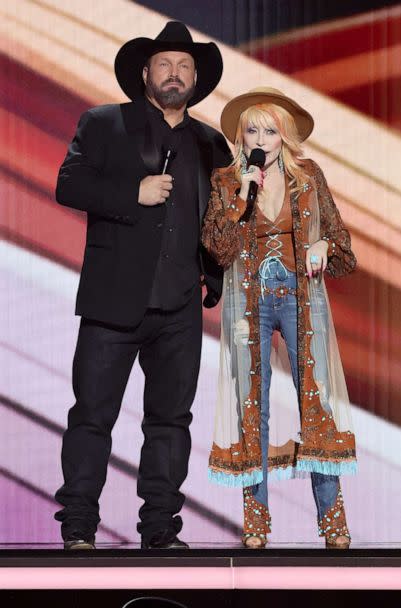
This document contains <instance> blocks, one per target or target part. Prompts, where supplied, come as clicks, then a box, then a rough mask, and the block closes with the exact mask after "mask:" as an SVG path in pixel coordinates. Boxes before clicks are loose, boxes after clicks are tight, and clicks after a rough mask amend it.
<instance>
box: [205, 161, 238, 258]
mask: <svg viewBox="0 0 401 608" xmlns="http://www.w3.org/2000/svg"><path fill="white" fill-rule="evenodd" d="M211 185H212V189H211V193H210V200H209V205H208V208H207V211H206V215H205V219H204V223H203V229H202V243H203V245H204V247H205V248H206V249H207V251H208V252H209V253H210V254H211V255H212V256H213V257H214V259H215V260H216V261H217V262H218V263H219V264H220V266H223V268H228V267H229V266H231V264H232V263H233V262H234V260H235V258H236V257H237V256H238V254H239V251H240V247H241V238H240V225H239V223H238V222H239V219H240V218H241V216H242V215H243V213H244V211H245V209H246V202H245V201H244V200H242V199H241V198H240V197H238V196H237V197H236V198H235V199H233V200H232V201H227V203H228V204H227V206H226V205H225V204H224V202H223V197H222V193H221V188H220V185H219V172H218V170H217V171H214V172H213V174H212V177H211Z"/></svg>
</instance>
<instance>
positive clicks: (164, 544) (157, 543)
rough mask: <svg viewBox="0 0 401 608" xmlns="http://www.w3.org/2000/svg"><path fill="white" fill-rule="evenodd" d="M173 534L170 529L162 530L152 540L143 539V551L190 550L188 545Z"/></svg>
mask: <svg viewBox="0 0 401 608" xmlns="http://www.w3.org/2000/svg"><path fill="white" fill-rule="evenodd" d="M173 534H174V532H172V531H171V530H169V529H166V530H160V531H159V532H156V534H154V535H153V536H152V537H151V539H150V540H145V539H142V542H141V549H189V545H188V544H187V543H184V541H183V540H180V539H179V538H178V536H173Z"/></svg>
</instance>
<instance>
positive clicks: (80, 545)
mask: <svg viewBox="0 0 401 608" xmlns="http://www.w3.org/2000/svg"><path fill="white" fill-rule="evenodd" d="M64 549H65V550H66V551H82V550H86V551H87V550H91V549H96V547H95V537H94V536H89V537H84V536H82V537H81V536H80V535H78V534H74V536H71V537H69V538H68V539H67V540H65V541H64Z"/></svg>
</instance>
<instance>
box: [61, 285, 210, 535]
mask: <svg viewBox="0 0 401 608" xmlns="http://www.w3.org/2000/svg"><path fill="white" fill-rule="evenodd" d="M201 340H202V303H201V292H200V289H196V293H195V294H194V295H193V297H192V298H191V300H190V301H189V302H188V303H187V304H186V305H185V306H184V307H183V308H181V309H180V310H177V311H174V312H163V311H160V310H148V311H147V313H146V315H145V317H144V319H143V321H142V322H141V323H140V325H139V326H137V327H135V328H128V329H124V328H118V327H115V326H109V325H105V324H102V323H99V322H97V321H90V320H87V319H82V321H81V326H80V330H79V336H78V342H77V348H76V352H75V357H74V363H73V388H74V394H75V397H76V403H75V405H74V406H73V407H72V408H71V410H70V411H69V415H68V428H67V430H66V432H65V433H64V436H63V448H62V456H61V457H62V466H63V474H64V485H63V486H62V487H61V488H60V489H59V490H58V491H57V493H56V500H57V501H58V502H59V503H60V504H61V505H63V507H64V508H63V509H62V510H61V511H58V512H57V513H56V515H55V518H56V519H57V520H58V521H61V522H62V526H61V530H62V536H63V538H64V539H66V538H68V537H69V536H70V535H71V534H74V533H76V532H78V533H80V534H85V535H91V534H94V533H95V531H96V529H97V525H98V523H99V521H100V518H99V502H98V501H99V497H100V494H101V491H102V488H103V486H104V483H105V481H106V473H107V464H108V460H109V456H110V452H111V431H112V429H113V426H114V424H115V422H116V420H117V417H118V414H119V411H120V406H121V401H122V398H123V395H124V391H125V388H126V385H127V382H128V378H129V375H130V372H131V369H132V366H133V363H134V361H135V359H136V356H137V354H138V353H139V363H140V366H141V368H142V370H143V372H144V375H145V391H144V417H143V422H142V430H143V434H144V443H143V446H142V451H141V460H140V466H139V476H138V484H137V491H138V496H140V498H142V499H143V500H144V504H143V505H142V506H141V508H140V511H139V516H140V520H141V521H140V523H138V526H137V529H138V532H139V533H140V534H141V535H142V537H143V538H145V539H149V538H150V537H151V536H152V535H153V534H154V533H155V532H156V531H158V530H160V529H162V528H171V531H172V533H174V534H175V533H178V532H179V531H180V530H181V528H182V520H181V517H179V516H177V515H176V514H177V513H178V512H179V511H180V510H181V508H182V505H183V503H184V499H185V497H184V495H183V494H182V493H181V492H180V491H179V489H180V486H181V484H182V483H183V481H184V480H185V478H186V476H187V471H188V459H189V453H190V449H191V437H190V433H189V425H190V423H191V420H192V414H191V413H190V409H191V405H192V402H193V399H194V397H195V391H196V385H197V380H198V374H199V363H200V354H201Z"/></svg>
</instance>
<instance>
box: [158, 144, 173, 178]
mask: <svg viewBox="0 0 401 608" xmlns="http://www.w3.org/2000/svg"><path fill="white" fill-rule="evenodd" d="M163 155H164V161H163V168H162V172H161V174H162V175H164V174H165V173H168V172H169V169H170V168H171V163H172V162H173V160H174V158H175V157H176V156H177V153H176V152H175V151H174V150H172V149H171V148H169V149H168V150H167V151H166V150H163Z"/></svg>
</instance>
